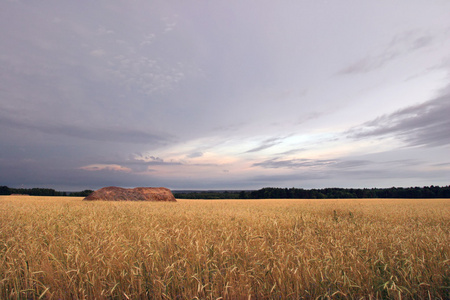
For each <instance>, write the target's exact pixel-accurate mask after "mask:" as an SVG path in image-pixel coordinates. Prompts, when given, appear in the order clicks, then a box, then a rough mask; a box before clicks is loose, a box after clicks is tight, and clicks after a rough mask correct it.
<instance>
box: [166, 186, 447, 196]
mask: <svg viewBox="0 0 450 300" xmlns="http://www.w3.org/2000/svg"><path fill="white" fill-rule="evenodd" d="M174 196H175V198H178V199H343V198H450V186H443V187H439V186H433V185H432V186H425V187H408V188H401V187H400V188H396V187H391V188H370V189H368V188H364V189H344V188H325V189H311V190H305V189H300V188H262V189H260V190H256V191H218V192H214V191H194V192H183V193H174Z"/></svg>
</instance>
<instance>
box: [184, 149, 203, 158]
mask: <svg viewBox="0 0 450 300" xmlns="http://www.w3.org/2000/svg"><path fill="white" fill-rule="evenodd" d="M202 156H203V152H200V151H198V152H194V153H191V154H188V155H187V156H186V157H187V158H196V157H202Z"/></svg>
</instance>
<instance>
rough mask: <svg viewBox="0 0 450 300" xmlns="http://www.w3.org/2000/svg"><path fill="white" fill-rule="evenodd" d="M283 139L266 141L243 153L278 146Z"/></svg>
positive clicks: (277, 138) (275, 138) (276, 138)
mask: <svg viewBox="0 0 450 300" xmlns="http://www.w3.org/2000/svg"><path fill="white" fill-rule="evenodd" d="M283 139H284V138H280V137H274V138H270V139H267V140H265V141H263V142H261V145H259V146H258V147H255V148H252V149H250V150H247V151H246V152H245V153H252V152H259V151H262V150H264V149H267V148H270V147H273V146H275V145H278V144H280V143H281V142H282V140H283Z"/></svg>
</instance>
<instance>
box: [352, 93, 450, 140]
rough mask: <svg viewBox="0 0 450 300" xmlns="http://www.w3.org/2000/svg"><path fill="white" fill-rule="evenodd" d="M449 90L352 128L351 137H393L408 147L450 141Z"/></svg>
mask: <svg viewBox="0 0 450 300" xmlns="http://www.w3.org/2000/svg"><path fill="white" fill-rule="evenodd" d="M449 116H450V93H449V94H446V95H444V96H442V97H439V98H437V99H434V100H431V101H427V102H425V103H422V104H419V105H414V106H410V107H407V108H404V109H402V110H399V111H397V112H395V113H392V114H388V115H384V116H381V117H378V118H376V119H375V120H372V121H369V122H366V123H364V124H362V125H360V126H358V127H354V128H352V129H351V130H350V131H349V132H348V134H349V136H350V137H351V138H354V139H365V138H371V137H390V136H395V137H398V138H399V139H401V140H403V141H404V142H406V144H407V145H409V146H423V145H425V146H442V145H448V144H450V118H449Z"/></svg>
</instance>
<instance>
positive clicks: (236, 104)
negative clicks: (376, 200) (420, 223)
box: [0, 0, 450, 191]
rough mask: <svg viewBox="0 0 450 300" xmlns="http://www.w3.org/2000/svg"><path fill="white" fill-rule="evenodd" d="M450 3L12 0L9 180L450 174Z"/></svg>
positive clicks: (49, 183)
mask: <svg viewBox="0 0 450 300" xmlns="http://www.w3.org/2000/svg"><path fill="white" fill-rule="evenodd" d="M449 11H450V2H449V1H439V0H436V1H419V0H415V1H406V0H403V1H395V2H393V1H364V2H361V1H356V0H345V1H339V2H333V1H297V2H292V1H281V2H274V1H245V2H244V1H225V2H223V3H220V2H219V3H215V2H214V3H212V2H207V1H196V2H190V1H186V2H179V1H178V2H175V1H144V0H136V1H133V2H130V1H120V0H112V1H92V2H88V3H80V2H71V1H55V0H43V1H22V0H15V1H12V0H11V1H3V2H2V3H1V4H0V38H1V41H2V42H1V43H0V65H1V68H0V124H1V129H2V130H1V131H0V139H1V143H0V145H1V146H0V170H1V172H0V185H7V186H10V187H30V188H31V187H49V188H55V189H58V190H67V191H70V190H82V189H97V188H100V187H104V186H122V187H137V186H164V187H167V188H170V189H259V188H262V187H297V188H324V187H355V188H360V187H368V188H371V187H392V186H398V187H400V186H404V187H408V186H426V185H449V184H450V155H449V153H450V146H449V145H450V76H449V70H450V18H449V17H448V12H449Z"/></svg>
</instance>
